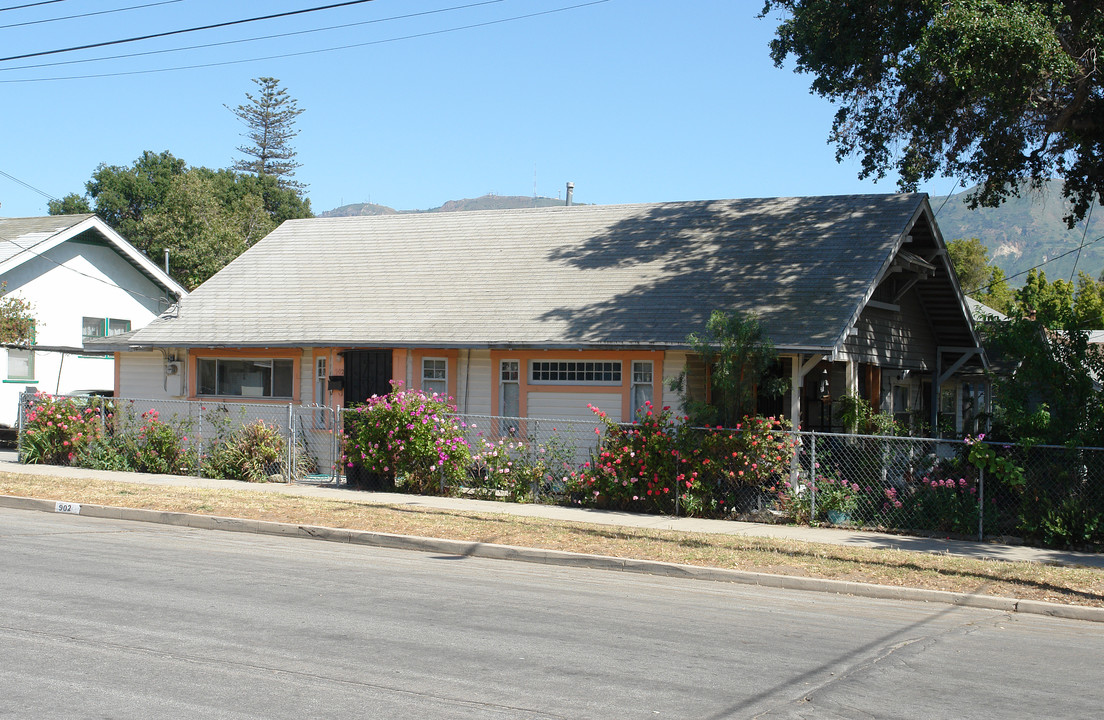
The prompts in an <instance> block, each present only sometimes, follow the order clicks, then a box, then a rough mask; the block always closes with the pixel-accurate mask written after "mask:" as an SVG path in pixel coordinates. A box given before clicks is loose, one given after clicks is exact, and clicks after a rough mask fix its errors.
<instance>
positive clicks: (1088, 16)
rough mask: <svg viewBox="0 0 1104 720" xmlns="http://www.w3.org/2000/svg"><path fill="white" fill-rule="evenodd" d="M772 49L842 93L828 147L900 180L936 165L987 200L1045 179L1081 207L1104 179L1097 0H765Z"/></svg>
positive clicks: (906, 183) (1101, 20)
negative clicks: (772, 24) (774, 19)
mask: <svg viewBox="0 0 1104 720" xmlns="http://www.w3.org/2000/svg"><path fill="white" fill-rule="evenodd" d="M771 13H778V15H779V20H780V24H779V26H778V29H777V32H776V37H775V38H774V40H772V42H771V57H772V58H773V59H774V61H775V63H776V65H778V66H780V67H781V66H782V65H783V64H784V63H785V61H786V60H787V59H788V58H793V59H794V61H795V62H796V67H795V70H796V71H797V72H801V73H809V74H811V75H812V76H813V81H812V91H813V92H815V93H817V94H818V95H821V96H823V97H825V98H828V99H829V100H831V101H832V102H834V103H838V105H839V109H838V111H837V112H836V116H835V119H834V121H833V123H832V129H831V133H830V136H829V137H830V139H831V141H832V142H833V143H834V144H835V146H836V148H837V153H836V154H837V159H842V158H844V157H847V156H857V157H858V158H859V160H860V162H861V168H862V169H861V172H860V177H863V178H866V177H871V176H872V177H875V178H881V177H884V176H885V175H886V174H887V173H888V172H891V171H895V172H896V173H897V174H898V175H899V177H900V185H901V188H902V189H903V190H914V189H916V188H917V187H918V186H919V184H920V183H921V182H924V181H927V180H931V179H932V178H934V177H936V176H937V175H941V174H944V175H949V176H952V177H956V178H958V179H959V180H961V181H964V182H965V183H967V184H976V185H977V188H976V189H975V191H974V192H973V193H972V196H971V202H972V204H973V206H974V207H976V206H977V205H978V204H981V205H985V206H996V205H998V204H1000V202H1002V201H1003V200H1004V199H1006V198H1007V197H1009V196H1010V195H1012V194H1015V193H1017V192H1018V191H1019V189H1020V188H1021V187H1024V186H1025V183H1026V184H1027V185H1029V186H1030V185H1034V186H1036V187H1038V186H1039V185H1041V183H1042V182H1043V181H1044V180H1046V179H1049V178H1051V177H1060V178H1062V179H1063V180H1064V181H1065V185H1064V194H1065V195H1066V196H1067V197H1068V198H1069V199H1070V200H1071V201H1072V206H1071V212H1070V214H1069V216H1067V218H1066V221H1067V222H1068V223H1070V225H1071V226H1072V224H1073V223H1074V222H1075V221H1076V220H1077V219H1080V218H1083V217H1084V216H1085V215H1086V213H1087V211H1088V209H1089V207H1090V206H1091V203H1092V201H1093V198H1094V197H1096V196H1098V195H1099V194H1100V193H1101V192H1102V191H1104V73H1102V72H1101V69H1100V67H1099V57H1100V56H1101V55H1102V54H1104V4H1102V3H1099V2H1085V0H765V2H764V6H763V11H762V13H761V16H763V17H765V16H768V15H770V14H771Z"/></svg>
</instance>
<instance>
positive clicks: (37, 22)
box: [0, 0, 181, 30]
mask: <svg viewBox="0 0 1104 720" xmlns="http://www.w3.org/2000/svg"><path fill="white" fill-rule="evenodd" d="M178 2H181V0H161V2H154V3H146V4H145V5H131V6H130V7H125V8H115V9H114V10H97V11H96V12H88V13H81V14H80V15H65V16H63V17H56V18H46V19H45V20H27V21H26V22H21V23H13V24H11V25H0V30H6V29H8V28H17V27H24V26H26V25H42V24H43V23H52V22H60V21H62V20H77V19H80V18H86V17H92V16H94V15H110V14H111V13H119V12H126V11H127V10H141V9H143V8H150V7H157V6H158V5H172V4H173V3H178Z"/></svg>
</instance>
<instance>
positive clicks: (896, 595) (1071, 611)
mask: <svg viewBox="0 0 1104 720" xmlns="http://www.w3.org/2000/svg"><path fill="white" fill-rule="evenodd" d="M0 507H4V508H10V509H14V510H36V511H40V512H58V513H67V514H79V515H84V516H85V517H93V518H101V519H105V520H127V521H133V522H148V523H158V524H161V525H175V526H178V527H189V528H194V529H198V530H222V531H226V532H246V533H256V534H262V535H278V536H283V537H300V538H309V539H314V540H324V541H326V542H340V543H348V544H353V545H367V546H371V547H382V548H389V549H394V550H413V551H416V552H428V553H438V554H441V555H449V556H455V557H480V558H487V559H492V560H512V561H516V562H530V563H538V564H545V565H560V566H565V567H578V568H589V569H592V570H617V571H621V572H632V573H639V574H642V575H662V576H666V577H678V578H686V579H691V580H707V581H712V582H729V583H737V584H742V585H758V586H761V587H771V588H778V589H782V590H805V591H809V592H824V593H834V594H837V595H854V596H857V597H868V598H876V599H883V600H909V601H913V602H929V603H942V604H947V605H960V606H963V607H974V608H981V609H987V610H999V611H1001V612H1009V613H1027V614H1032V615H1047V616H1050V617H1056V618H1065V619H1069V620H1086V621H1089V622H1104V608H1096V607H1085V606H1081V605H1062V604H1058V603H1048V602H1043V601H1039V600H1022V599H1017V598H1004V597H997V596H995V595H975V594H971V593H954V592H949V591H946V590H925V589H921V588H908V587H895V586H892V585H873V584H867V583H859V582H852V581H849V580H826V579H823V578H807V577H798V576H794V575H771V574H768V573H757V572H750V571H747V570H727V569H724V568H712V567H699V566H696V565H680V564H677V563H666V562H660V561H656V560H634V559H629V558H618V557H611V556H607V555H585V554H582V553H573V552H565V551H562V550H545V549H540V548H526V547H516V546H513V545H497V544H493V543H480V542H469V541H465V540H446V539H442V538H427V537H419V536H416V535H394V534H390V533H380V532H372V531H370V530H349V529H344V528H331V527H323V526H317V525H298V524H293V523H281V522H272V521H269V520H247V519H242V518H230V517H221V516H218V515H196V514H192V513H181V512H167V511H162V510H144V509H140V508H127V507H117V506H113V505H93V504H76V503H65V502H59V501H56V500H40V499H37V498H27V497H19V496H15V495H0Z"/></svg>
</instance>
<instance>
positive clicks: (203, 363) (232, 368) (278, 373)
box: [196, 358, 295, 398]
mask: <svg viewBox="0 0 1104 720" xmlns="http://www.w3.org/2000/svg"><path fill="white" fill-rule="evenodd" d="M294 372H295V362H294V361H293V360H273V359H263V358H249V359H236V358H200V359H199V360H197V361H196V394H197V395H215V396H219V397H243V398H249V397H266V398H290V397H291V396H292V392H293V387H294V382H293V378H294Z"/></svg>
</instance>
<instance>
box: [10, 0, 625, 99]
mask: <svg viewBox="0 0 1104 720" xmlns="http://www.w3.org/2000/svg"><path fill="white" fill-rule="evenodd" d="M369 1H370V0H369ZM607 2H609V0H592V2H585V3H580V4H578V5H569V6H567V7H562V8H554V9H552V10H544V11H542V12H535V13H529V14H527V15H515V16H514V17H508V18H500V19H498V20H488V21H487V22H481V23H473V24H471V25H461V26H459V27H452V28H445V29H444V30H432V31H429V32H423V33H415V34H413V35H403V36H401V37H394V38H387V39H385V40H373V41H370V42H362V43H351V44H349V45H338V46H335V47H328V48H321V49H318V50H303V51H301V52H293V53H282V54H279V55H267V56H264V57H253V58H245V59H241V60H225V61H223V62H214V63H198V64H195V65H178V66H176V67H168V68H157V69H154V70H127V71H123V72H116V73H97V74H91V75H68V76H63V77H49V78H24V79H20V80H0V84H9V83H27V82H51V81H57V80H93V79H98V78H108V77H122V76H125V75H149V74H153V73H163V72H175V71H177V70H198V69H201V68H210V67H224V66H226V65H240V64H242V63H250V62H261V61H267V60H282V59H285V58H290V57H302V56H304V55H317V54H320V53H327V52H336V51H338V50H350V49H352V48H360V47H369V46H371V45H384V44H386V43H393V42H399V41H402V40H415V39H418V38H424V37H432V36H434V35H445V34H447V33H453V32H460V31H462V30H472V29H475V28H481V27H488V26H491V25H499V24H502V23H507V22H513V21H515V20H526V19H529V18H534V17H539V16H541V15H552V14H554V13H560V12H567V11H568V10H578V9H579V8H584V7H590V6H592V5H601V4H603V3H607Z"/></svg>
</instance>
